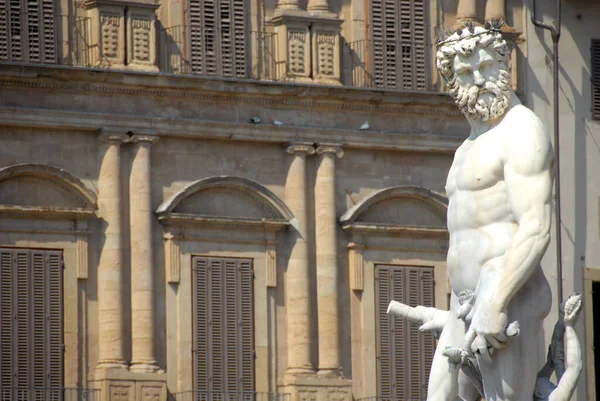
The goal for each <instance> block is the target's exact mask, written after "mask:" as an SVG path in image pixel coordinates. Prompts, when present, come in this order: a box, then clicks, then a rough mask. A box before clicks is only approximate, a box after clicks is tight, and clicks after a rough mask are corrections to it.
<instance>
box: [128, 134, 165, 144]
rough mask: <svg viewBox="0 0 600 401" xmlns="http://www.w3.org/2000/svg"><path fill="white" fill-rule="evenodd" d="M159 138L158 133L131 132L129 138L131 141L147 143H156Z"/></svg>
mask: <svg viewBox="0 0 600 401" xmlns="http://www.w3.org/2000/svg"><path fill="white" fill-rule="evenodd" d="M159 140H160V138H159V137H158V135H152V134H133V136H132V137H131V139H130V142H131V143H149V144H153V143H156V142H158V141H159Z"/></svg>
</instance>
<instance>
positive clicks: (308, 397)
mask: <svg viewBox="0 0 600 401" xmlns="http://www.w3.org/2000/svg"><path fill="white" fill-rule="evenodd" d="M298 401H317V390H299V391H298Z"/></svg>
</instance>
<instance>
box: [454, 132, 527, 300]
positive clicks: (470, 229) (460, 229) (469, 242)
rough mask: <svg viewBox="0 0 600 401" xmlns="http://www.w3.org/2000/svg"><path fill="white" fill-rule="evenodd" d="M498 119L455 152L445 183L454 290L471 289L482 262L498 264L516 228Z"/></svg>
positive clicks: (474, 285)
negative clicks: (507, 187) (495, 123)
mask: <svg viewBox="0 0 600 401" xmlns="http://www.w3.org/2000/svg"><path fill="white" fill-rule="evenodd" d="M509 126H510V124H506V123H505V122H504V121H502V122H501V123H500V124H499V125H497V126H496V127H494V128H492V129H491V130H490V131H488V132H486V133H484V134H482V135H480V136H479V137H477V138H476V139H472V140H471V139H469V140H466V141H465V142H464V143H463V144H462V145H461V146H460V148H459V149H458V150H457V151H456V154H455V157H454V161H453V163H452V167H451V168H450V172H449V174H448V179H447V182H446V194H447V196H448V200H449V204H448V230H449V233H450V244H449V250H448V258H447V262H448V273H449V276H450V283H451V285H452V288H453V290H454V291H455V292H456V293H459V292H461V291H463V290H475V287H476V286H477V282H478V280H479V274H480V271H481V267H482V266H483V265H484V264H486V263H493V264H498V266H499V267H500V266H501V265H502V258H503V256H504V254H505V253H506V250H507V249H508V246H509V244H510V240H511V238H512V236H513V235H514V233H515V232H516V229H517V224H516V222H515V220H514V216H513V215H512V213H511V209H510V205H509V201H508V196H507V193H506V185H505V181H504V161H503V158H504V137H505V135H506V132H505V131H506V128H508V127H509Z"/></svg>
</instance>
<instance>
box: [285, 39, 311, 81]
mask: <svg viewBox="0 0 600 401" xmlns="http://www.w3.org/2000/svg"><path fill="white" fill-rule="evenodd" d="M307 38H308V32H305V31H299V30H291V31H288V69H289V71H290V73H291V74H293V75H299V76H308V75H309V73H310V70H309V68H310V67H309V63H307V61H308V60H310V53H309V51H308V46H307V44H308V43H307V42H308V40H307Z"/></svg>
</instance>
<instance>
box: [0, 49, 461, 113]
mask: <svg viewBox="0 0 600 401" xmlns="http://www.w3.org/2000/svg"><path fill="white" fill-rule="evenodd" d="M0 67H2V71H0V76H4V77H13V78H17V77H18V78H50V79H56V80H60V81H85V82H88V83H89V82H97V83H106V84H119V85H132V86H133V85H135V86H145V87H156V88H170V89H184V90H203V91H210V92H224V93H231V92H234V93H238V94H242V93H244V94H257V95H273V96H294V97H302V98H306V99H311V98H313V99H323V98H327V99H331V100H352V101H354V102H365V103H370V104H408V103H412V104H414V103H418V104H422V105H423V106H430V107H442V108H448V109H450V110H452V111H455V112H456V113H451V114H456V115H457V116H459V117H462V115H461V114H460V113H459V112H458V110H457V109H456V106H455V105H454V102H453V100H452V98H451V97H450V96H449V95H448V94H446V93H444V92H437V91H417V90H393V89H374V88H359V87H353V86H340V85H327V84H310V83H296V82H283V81H261V80H255V79H239V78H225V77H207V76H200V75H198V76H196V75H183V74H171V73H164V72H149V71H134V70H123V69H110V70H109V69H104V68H91V67H73V66H67V65H55V64H31V63H19V62H10V61H1V62H0ZM98 73H103V74H98Z"/></svg>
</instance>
